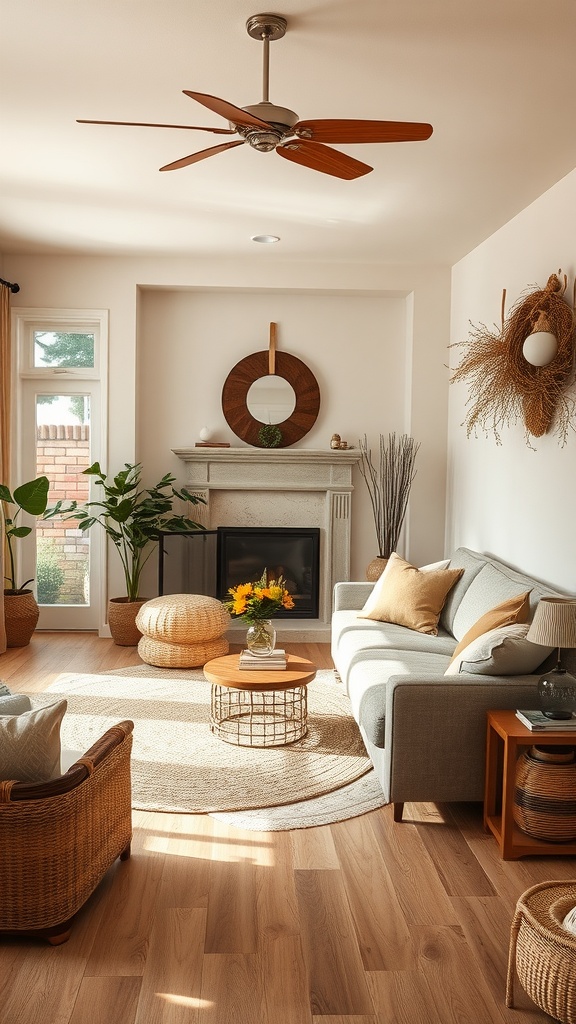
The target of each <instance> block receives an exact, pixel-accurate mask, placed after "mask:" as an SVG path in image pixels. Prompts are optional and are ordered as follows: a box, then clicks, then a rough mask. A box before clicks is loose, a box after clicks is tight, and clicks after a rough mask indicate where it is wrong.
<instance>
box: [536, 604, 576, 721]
mask: <svg viewBox="0 0 576 1024" xmlns="http://www.w3.org/2000/svg"><path fill="white" fill-rule="evenodd" d="M526 639H527V640H530V641H531V642H532V643H534V644H542V645H543V646H544V647H556V648H557V651H558V654H557V659H556V667H555V668H552V669H551V670H550V671H549V672H546V673H545V674H544V675H543V676H541V677H540V679H539V680H538V697H539V699H540V707H541V710H542V713H543V714H544V715H546V718H553V719H558V720H566V719H568V718H571V717H572V712H573V711H574V710H576V679H575V678H574V676H573V675H570V673H569V672H567V671H566V669H564V668H562V665H561V649H562V648H576V599H574V598H563V597H542V598H541V599H540V601H539V603H538V606H537V608H536V611H535V613H534V619H533V621H532V624H531V626H530V629H529V630H528V633H527V634H526Z"/></svg>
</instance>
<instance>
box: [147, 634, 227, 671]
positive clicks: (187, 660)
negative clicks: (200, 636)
mask: <svg viewBox="0 0 576 1024" xmlns="http://www.w3.org/2000/svg"><path fill="white" fill-rule="evenodd" d="M228 651H229V644H228V641H227V640H224V639H223V638H222V637H217V638H216V639H214V640H205V641H204V642H203V643H196V644H171V643H167V642H166V641H164V640H154V639H152V638H151V637H149V636H143V637H142V639H141V640H139V641H138V654H139V655H140V657H141V658H142V661H145V662H146V664H147V665H156V666H158V667H159V668H197V667H199V666H201V665H205V664H206V662H207V661H211V660H212V658H220V657H221V656H222V655H224V654H228Z"/></svg>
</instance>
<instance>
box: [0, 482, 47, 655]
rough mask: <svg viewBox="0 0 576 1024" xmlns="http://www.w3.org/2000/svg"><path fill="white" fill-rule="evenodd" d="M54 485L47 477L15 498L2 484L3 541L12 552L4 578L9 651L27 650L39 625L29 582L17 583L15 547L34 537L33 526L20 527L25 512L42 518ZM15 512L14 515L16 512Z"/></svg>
mask: <svg viewBox="0 0 576 1024" xmlns="http://www.w3.org/2000/svg"><path fill="white" fill-rule="evenodd" d="M49 488H50V482H49V480H48V477H47V476H40V477H38V478H37V479H36V480H29V481H28V483H25V484H21V485H20V487H16V489H15V491H14V493H13V494H12V493H11V491H10V489H9V487H7V486H6V484H0V522H1V524H2V531H1V534H0V540H1V543H2V545H3V547H4V550H5V549H7V551H8V566H7V568H8V572H7V573H6V575H5V576H4V583H5V584H7V586H5V587H4V623H5V626H6V643H7V645H8V647H25V646H26V645H27V644H29V643H30V637H31V636H32V633H33V632H34V630H35V629H36V623H37V622H38V615H39V610H38V605H37V603H36V598H35V597H34V594H33V592H32V590H30V589H29V588H28V584H29V583H32V579H29V580H26V581H25V582H24V583H21V584H20V586H18V585H17V583H16V559H15V553H14V547H13V543H14V540H15V539H17V538H19V537H28V536H29V534H30V533H32V527H31V526H20V523H19V520H20V516H21V514H22V512H27V513H28V514H29V515H31V516H41V515H43V514H44V512H45V511H46V506H47V504H48V491H49ZM12 508H14V511H12Z"/></svg>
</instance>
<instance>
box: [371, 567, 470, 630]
mask: <svg viewBox="0 0 576 1024" xmlns="http://www.w3.org/2000/svg"><path fill="white" fill-rule="evenodd" d="M463 571H464V570H463V569H434V568H428V567H425V568H424V569H417V568H416V566H415V565H410V562H406V561H405V560H404V559H403V558H400V555H397V554H396V552H395V551H394V552H392V554H391V555H390V558H389V559H388V564H387V566H386V568H385V569H384V572H383V573H382V575H381V577H380V579H379V580H378V584H377V588H376V586H375V587H374V590H377V593H376V598H374V591H373V592H372V594H371V595H370V598H369V599H368V601H367V602H366V604H365V605H364V608H363V609H362V611H361V612H359V618H361V619H376V620H377V621H379V622H394V623H396V625H398V626H407V627H408V629H414V630H416V631H417V632H419V633H430V634H432V635H433V636H436V635H437V634H438V619H439V617H440V612H441V611H442V608H443V606H444V602H445V600H446V597H447V596H448V592H449V590H450V589H451V588H452V587H453V586H454V584H455V583H456V580H458V579H460V576H461V575H462V573H463Z"/></svg>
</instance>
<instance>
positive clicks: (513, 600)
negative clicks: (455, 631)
mask: <svg viewBox="0 0 576 1024" xmlns="http://www.w3.org/2000/svg"><path fill="white" fill-rule="evenodd" d="M529 615H530V591H529V590H526V591H525V592H524V593H523V594H518V595H517V596H516V597H509V598H508V600H506V601H502V603H501V604H498V605H496V607H495V608H491V609H490V611H489V612H485V613H484V615H481V616H480V618H479V619H478V621H477V622H475V623H474V625H473V626H471V627H470V629H469V630H468V632H467V633H465V634H464V636H463V637H462V639H461V641H460V643H459V644H458V645H457V647H456V649H455V650H454V653H453V655H452V661H454V659H455V658H457V657H458V655H459V654H461V653H462V651H463V650H464V649H465V648H466V647H468V645H469V644H471V643H472V641H473V640H476V639H477V638H478V637H479V636H482V634H483V633H488V631H489V630H492V629H500V628H501V627H502V626H511V625H512V624H513V623H515V622H528V618H529Z"/></svg>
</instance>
